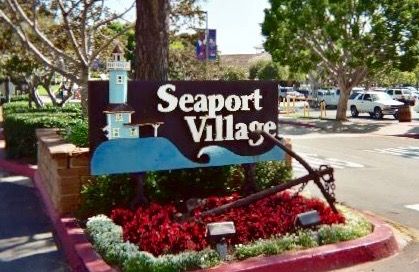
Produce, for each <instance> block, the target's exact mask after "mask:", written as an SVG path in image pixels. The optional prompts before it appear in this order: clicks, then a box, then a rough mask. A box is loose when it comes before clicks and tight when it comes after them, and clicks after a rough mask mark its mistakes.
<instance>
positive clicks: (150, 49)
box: [135, 0, 169, 80]
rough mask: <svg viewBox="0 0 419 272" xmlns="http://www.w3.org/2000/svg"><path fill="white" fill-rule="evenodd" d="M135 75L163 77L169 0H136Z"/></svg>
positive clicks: (147, 77)
mask: <svg viewBox="0 0 419 272" xmlns="http://www.w3.org/2000/svg"><path fill="white" fill-rule="evenodd" d="M136 3H137V23H136V25H135V32H136V42H137V47H136V49H135V56H136V58H135V78H136V79H143V80H167V78H168V70H169V62H168V60H169V50H168V48H169V38H168V28H169V23H168V20H169V0H153V1H147V0H136Z"/></svg>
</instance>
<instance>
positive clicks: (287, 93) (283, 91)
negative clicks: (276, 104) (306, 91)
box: [278, 87, 305, 102]
mask: <svg viewBox="0 0 419 272" xmlns="http://www.w3.org/2000/svg"><path fill="white" fill-rule="evenodd" d="M278 91H279V94H278V95H279V101H281V102H282V101H285V99H286V97H290V98H291V99H293V98H295V100H305V96H304V95H303V94H302V93H299V92H297V91H294V88H293V87H278Z"/></svg>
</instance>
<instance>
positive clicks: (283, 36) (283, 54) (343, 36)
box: [262, 0, 419, 120]
mask: <svg viewBox="0 0 419 272" xmlns="http://www.w3.org/2000/svg"><path fill="white" fill-rule="evenodd" d="M270 3H271V8H269V9H266V10H265V20H264V22H263V24H262V32H263V34H264V35H265V36H266V38H267V39H266V42H265V49H266V50H267V51H268V52H270V53H271V55H272V57H273V59H274V60H275V61H279V62H280V63H283V64H286V65H289V66H290V69H291V71H297V70H299V71H304V72H308V71H310V70H316V69H317V67H322V68H323V69H324V71H326V72H327V73H328V75H329V77H330V78H331V79H333V81H334V82H336V84H337V85H338V86H339V88H340V89H341V90H342V95H341V96H340V100H339V105H338V111H337V115H336V118H337V119H338V120H344V119H346V108H347V100H348V96H349V93H350V91H351V89H352V87H354V86H356V85H357V84H359V83H360V82H361V81H362V80H363V79H365V77H367V76H371V75H374V74H375V73H378V72H380V71H383V70H384V71H385V70H388V69H392V68H393V67H397V68H400V69H403V70H407V69H412V68H414V67H415V66H416V63H417V62H418V58H419V44H418V37H419V36H418V33H419V2H418V1H417V0H400V1H392V0H380V1H369V0H340V1H330V0H308V1H306V0H270Z"/></svg>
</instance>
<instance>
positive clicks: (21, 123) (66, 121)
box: [3, 101, 82, 162]
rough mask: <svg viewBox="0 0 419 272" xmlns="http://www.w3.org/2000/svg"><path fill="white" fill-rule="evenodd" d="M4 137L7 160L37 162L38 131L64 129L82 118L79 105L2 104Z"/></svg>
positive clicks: (24, 102)
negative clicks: (33, 106) (31, 105)
mask: <svg viewBox="0 0 419 272" xmlns="http://www.w3.org/2000/svg"><path fill="white" fill-rule="evenodd" d="M3 117H4V126H3V127H4V137H5V141H6V154H7V158H9V159H25V160H29V161H30V162H36V152H37V147H36V142H37V139H36V135H35V130H36V129H37V128H67V127H69V126H71V125H72V124H74V123H76V122H78V120H80V119H82V113H81V109H80V106H77V105H71V106H69V107H65V108H57V107H52V106H47V107H45V108H41V109H34V108H29V106H28V102H27V101H16V102H11V103H7V104H5V105H3Z"/></svg>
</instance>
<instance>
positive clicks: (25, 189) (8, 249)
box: [0, 170, 70, 272]
mask: <svg viewBox="0 0 419 272" xmlns="http://www.w3.org/2000/svg"><path fill="white" fill-rule="evenodd" d="M0 199H1V205H0V271H2V272H16V271H31V272H38V271H39V272H44V271H54V272H67V271H70V269H69V268H68V266H67V264H66V262H65V258H64V256H63V255H62V253H61V252H60V251H59V250H58V248H57V245H56V243H55V241H54V238H53V234H52V226H51V225H50V223H49V219H48V217H47V215H46V213H45V212H44V211H43V209H42V206H41V203H40V200H39V199H38V197H37V195H36V191H35V188H34V187H33V185H32V182H31V180H30V179H29V178H27V177H22V176H8V175H7V174H6V173H4V172H1V170H0Z"/></svg>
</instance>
